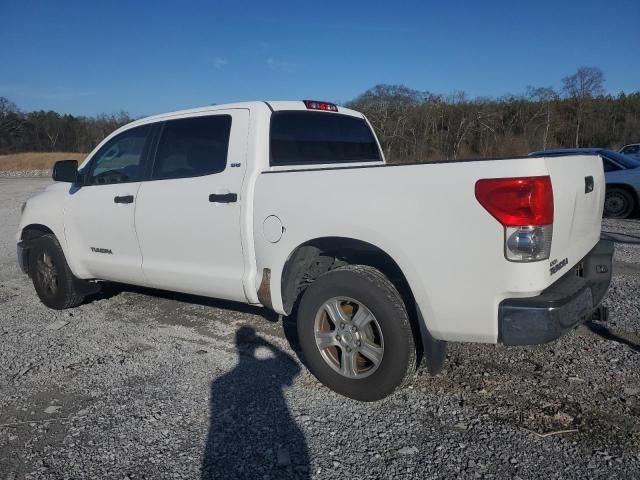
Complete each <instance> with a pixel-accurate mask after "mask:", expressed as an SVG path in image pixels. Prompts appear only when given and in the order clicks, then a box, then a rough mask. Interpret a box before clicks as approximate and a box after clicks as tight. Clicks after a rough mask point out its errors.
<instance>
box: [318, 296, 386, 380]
mask: <svg viewBox="0 0 640 480" xmlns="http://www.w3.org/2000/svg"><path fill="white" fill-rule="evenodd" d="M314 336H315V341H316V346H317V347H318V350H319V351H320V355H321V356H322V358H323V360H324V361H325V362H326V363H327V365H329V366H330V367H331V368H332V369H333V370H334V371H336V372H338V373H339V374H340V375H342V376H344V377H347V378H351V379H359V378H365V377H368V376H369V375H371V374H372V373H374V372H375V371H376V370H377V369H378V368H379V367H380V364H381V363H382V358H383V356H384V338H383V336H382V329H381V328H380V324H379V323H378V320H376V317H375V316H374V315H373V313H371V310H369V309H368V308H367V307H366V306H365V305H364V304H363V303H362V302H359V301H357V300H354V299H352V298H348V297H334V298H331V299H329V300H327V301H326V302H324V303H323V304H322V305H321V306H320V308H319V309H318V313H317V314H316V318H315V323H314Z"/></svg>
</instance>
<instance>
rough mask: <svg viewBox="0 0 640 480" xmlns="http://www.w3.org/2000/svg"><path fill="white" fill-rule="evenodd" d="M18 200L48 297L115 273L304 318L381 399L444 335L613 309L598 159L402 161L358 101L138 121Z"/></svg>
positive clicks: (319, 363) (542, 333)
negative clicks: (389, 159)
mask: <svg viewBox="0 0 640 480" xmlns="http://www.w3.org/2000/svg"><path fill="white" fill-rule="evenodd" d="M53 178H54V180H57V181H58V182H57V183H55V184H54V185H51V186H50V187H49V188H48V189H47V190H46V191H45V192H43V193H41V194H40V195H38V196H36V197H33V198H31V199H29V200H28V201H27V202H26V204H25V206H24V208H23V212H22V218H21V222H20V227H19V232H18V235H17V241H18V260H19V262H20V265H21V266H22V268H23V270H24V271H25V272H27V273H28V274H29V275H30V276H31V277H32V279H33V284H34V287H35V290H36V292H37V294H38V295H39V297H40V299H41V300H42V302H43V303H44V304H45V305H47V306H49V307H51V308H55V309H63V308H71V307H75V306H77V305H79V304H80V303H81V302H82V301H83V297H84V296H85V295H87V294H88V293H90V292H91V291H92V290H93V289H95V288H99V285H100V282H102V281H116V282H122V283H128V284H134V285H141V286H146V287H152V288H158V289H164V290H171V291H176V292H183V293H189V294H195V295H203V296H207V297H215V298H220V299H225V300H234V301H237V302H245V303H249V304H253V305H262V306H264V307H267V308H270V309H272V310H274V311H275V312H277V313H279V314H282V315H291V314H292V313H294V312H296V314H295V318H296V321H297V326H298V340H299V343H300V346H301V348H302V351H303V353H304V359H305V362H306V364H307V365H308V367H309V369H310V370H311V371H312V372H313V373H314V374H315V375H316V377H317V378H318V379H319V380H320V381H322V382H323V383H324V384H326V385H327V386H329V387H330V388H332V389H334V390H335V391H337V392H339V393H341V394H342V395H346V396H348V397H352V398H355V399H358V400H377V399H380V398H382V397H385V396H386V395H388V394H390V393H391V392H393V391H394V390H395V389H396V388H397V387H399V386H401V385H403V384H405V383H406V382H407V381H409V379H410V378H411V376H412V373H413V372H414V371H415V369H416V367H417V366H418V365H419V364H420V358H421V356H424V357H426V364H427V366H428V368H429V370H430V371H431V372H432V373H433V372H437V371H438V370H439V369H440V368H441V366H442V362H443V361H444V358H445V348H444V346H445V342H446V341H456V342H485V343H502V344H505V345H529V344H538V343H544V342H549V341H551V340H554V339H556V338H558V337H559V336H560V335H562V334H563V333H565V332H567V331H569V330H570V329H571V328H573V327H574V326H576V325H577V324H578V323H580V322H581V321H584V320H585V319H586V318H590V317H591V315H592V313H593V312H594V310H595V309H597V308H598V305H599V303H600V301H601V300H602V298H603V296H604V294H605V292H606V290H607V288H608V286H609V282H610V280H611V258H612V255H613V244H612V243H611V242H607V241H604V240H600V224H601V219H602V206H603V202H604V194H605V184H604V172H603V169H602V162H601V160H600V158H599V157H598V156H597V155H591V156H587V157H585V156H576V155H572V156H567V157H566V158H555V157H553V156H548V157H544V158H525V159H522V158H510V159H508V158H503V159H486V160H471V161H468V160H462V161H442V162H428V163H411V164H404V165H398V164H393V165H388V164H387V163H386V161H385V158H384V155H383V153H382V150H381V148H380V144H379V143H378V140H377V139H376V137H375V135H374V133H373V130H372V129H371V126H370V124H369V122H368V121H367V119H366V118H365V117H364V115H362V114H361V113H358V112H356V111H354V110H350V109H347V108H343V107H338V106H337V105H334V104H331V103H326V102H317V101H310V100H307V101H289V102H282V101H280V102H249V103H238V104H232V105H216V106H208V107H202V108H197V109H193V110H186V111H182V112H174V113H168V114H163V115H158V116H155V117H150V118H145V119H141V120H137V121H135V122H133V123H131V124H129V125H126V126H124V127H122V128H120V129H119V130H117V131H115V132H114V133H113V134H111V135H110V136H109V137H108V138H106V139H105V140H104V141H103V142H102V143H101V144H100V145H98V147H97V148H96V149H95V150H94V151H93V152H92V153H91V154H90V155H89V157H88V158H87V160H86V161H85V162H84V163H83V164H82V165H81V166H80V167H79V168H78V162H77V161H75V160H70V161H62V162H57V163H56V165H55V167H54V173H53Z"/></svg>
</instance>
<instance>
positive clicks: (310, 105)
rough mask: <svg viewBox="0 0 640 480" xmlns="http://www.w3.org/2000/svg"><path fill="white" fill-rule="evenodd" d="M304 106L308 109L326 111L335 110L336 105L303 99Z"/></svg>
mask: <svg viewBox="0 0 640 480" xmlns="http://www.w3.org/2000/svg"><path fill="white" fill-rule="evenodd" d="M303 102H304V105H305V107H307V109H309V110H326V111H327V112H337V111H338V107H337V105H335V104H334V103H329V102H318V101H316V100H303Z"/></svg>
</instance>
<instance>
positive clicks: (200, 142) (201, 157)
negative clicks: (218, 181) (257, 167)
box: [152, 115, 231, 180]
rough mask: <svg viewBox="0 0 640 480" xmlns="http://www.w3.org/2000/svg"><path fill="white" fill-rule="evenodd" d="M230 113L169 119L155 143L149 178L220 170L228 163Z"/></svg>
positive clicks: (159, 178)
mask: <svg viewBox="0 0 640 480" xmlns="http://www.w3.org/2000/svg"><path fill="white" fill-rule="evenodd" d="M230 132H231V116H230V115H213V116H206V117H195V118H185V119H181V120H170V121H168V122H166V123H165V125H164V128H163V129H162V135H161V137H160V141H159V142H158V149H157V153H156V159H155V164H154V167H153V175H152V178H153V179H154V180H163V179H169V178H186V177H199V176H202V175H211V174H213V173H219V172H222V171H223V170H224V169H225V168H226V165H227V150H228V149H229V135H230Z"/></svg>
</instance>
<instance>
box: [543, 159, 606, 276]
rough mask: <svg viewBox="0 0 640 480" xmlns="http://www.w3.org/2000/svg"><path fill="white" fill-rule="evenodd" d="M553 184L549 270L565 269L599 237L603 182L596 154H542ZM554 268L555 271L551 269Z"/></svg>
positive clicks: (582, 255) (559, 271)
mask: <svg viewBox="0 0 640 480" xmlns="http://www.w3.org/2000/svg"><path fill="white" fill-rule="evenodd" d="M545 162H546V165H547V169H548V171H549V175H551V184H552V186H553V201H554V221H553V240H552V243H551V256H550V257H549V262H550V273H551V276H552V277H553V279H554V280H555V278H559V277H560V276H561V275H558V276H557V277H556V275H555V274H556V273H564V272H566V270H567V267H568V268H571V267H573V266H574V265H575V264H576V263H578V262H579V261H580V260H582V258H583V257H584V256H585V255H587V253H589V251H590V250H591V249H592V248H593V246H594V245H595V244H596V243H597V242H598V240H599V238H600V228H601V222H602V208H603V204H604V195H605V182H604V171H603V165H602V158H601V157H600V156H599V155H571V156H566V157H565V156H559V157H557V156H554V157H545ZM554 270H555V271H554Z"/></svg>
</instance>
